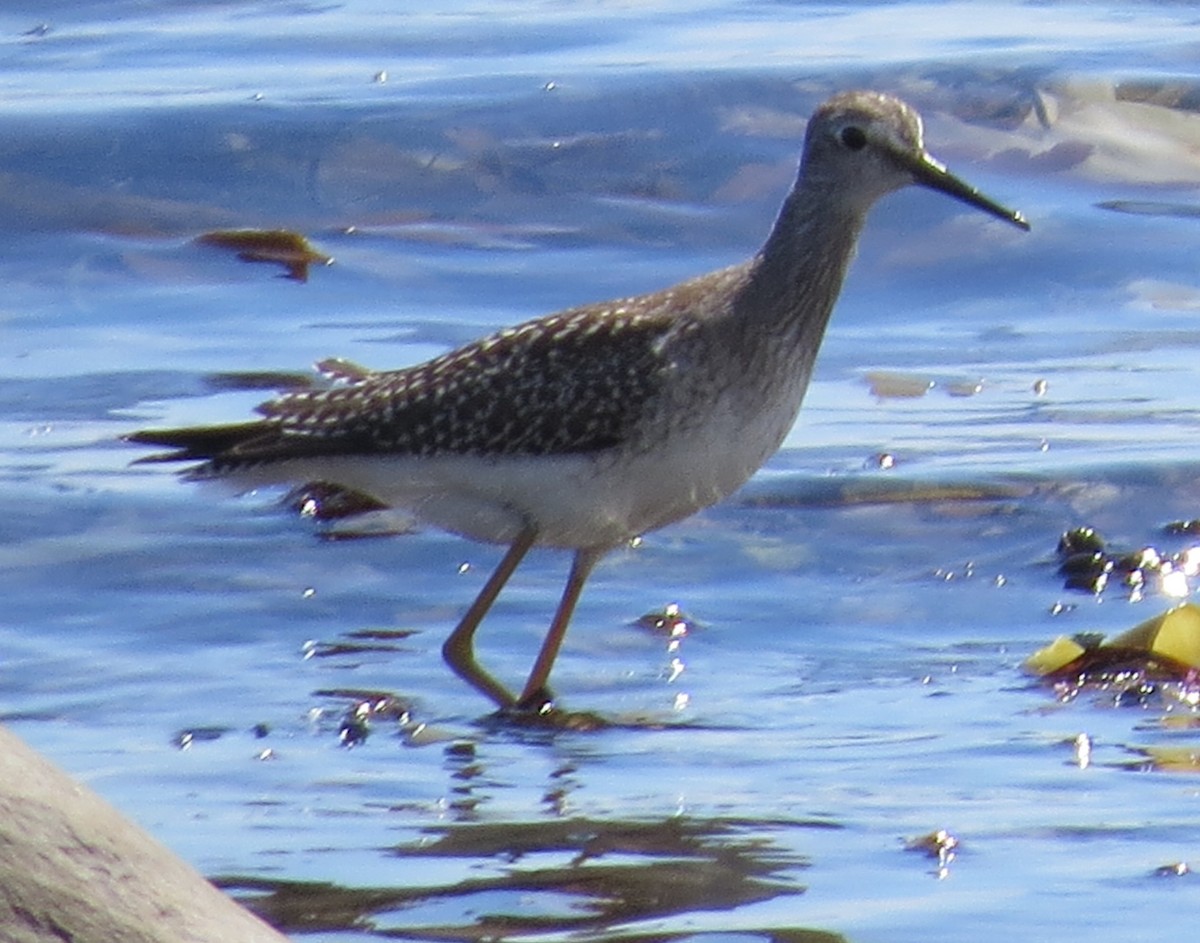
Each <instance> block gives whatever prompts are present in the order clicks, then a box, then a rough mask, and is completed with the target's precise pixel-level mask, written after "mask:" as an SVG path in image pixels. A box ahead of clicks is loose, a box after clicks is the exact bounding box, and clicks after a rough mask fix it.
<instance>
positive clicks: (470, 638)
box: [442, 528, 537, 708]
mask: <svg viewBox="0 0 1200 943" xmlns="http://www.w3.org/2000/svg"><path fill="white" fill-rule="evenodd" d="M536 539H537V531H536V530H534V529H533V528H527V529H526V530H523V531H521V533H520V534H518V535H517V539H516V540H514V541H513V542H512V545H511V546H510V547H509V548H508V551H507V552H506V553H505V554H504V558H503V559H502V560H501V561H500V563H499V565H498V566H497V567H496V569H495V570H494V571H493V572H492V575H491V576H489V577H488V581H487V582H486V583H484V584H483V589H481V590H480V591H479V595H478V596H476V597H475V601H474V602H473V603H471V608H470V609H468V610H467V611H466V614H465V615H464V616H463V617H462V619H460V620H459V623H458V625H456V626H455V627H454V631H453V632H451V633H450V637H449V638H448V639H446V642H445V644H444V645H442V657H443V658H444V659H445V660H446V664H448V665H449V666H450V668H451V670H453V671H454V673H455V674H456V675H458V676H459V677H460V678H462V679H463V680H464V681H466V682H467V684H469V685H471V686H472V687H473V688H475V690H477V691H479V693H481V694H483V695H485V696H486V697H488V698H490V699H491V700H492V701H493V702H494V703H495V704H496V706H497V707H500V708H506V707H512V706H514V705H515V704H516V703H517V701H516V698H514V697H513V696H512V694H510V693H509V691H508V690H507V689H506V688H505V687H504V686H503V685H501V684H500V682H498V681H497V680H496V679H495V678H493V677H492V676H491V675H490V674H488V673H487V672H486V671H484V670H483V669H482V668H481V667H479V663H478V662H477V661H476V660H475V630H476V629H478V628H479V623H480V622H482V621H483V617H484V616H485V615H487V611H488V610H489V609H491V608H492V603H494V602H495V601H496V597H497V596H499V595H500V590H502V589H503V588H504V584H505V583H507V582H508V579H509V577H510V576H512V575H513V571H514V570H516V568H517V567H518V566H519V565H520V563H521V560H522V559H523V558H524V556H525V554H527V553H528V552H529V548H530V547H532V546H533V543H534V541H535V540H536Z"/></svg>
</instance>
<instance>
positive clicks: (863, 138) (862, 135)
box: [838, 124, 867, 151]
mask: <svg viewBox="0 0 1200 943" xmlns="http://www.w3.org/2000/svg"><path fill="white" fill-rule="evenodd" d="M838 140H840V141H841V142H842V147H844V148H846V150H848V151H861V150H862V149H863V148H864V147H866V146H867V135H866V132H864V131H863V129H862V128H860V127H858V125H854V124H849V125H846V127H844V128H842V131H841V134H839V135H838Z"/></svg>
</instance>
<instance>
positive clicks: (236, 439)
mask: <svg viewBox="0 0 1200 943" xmlns="http://www.w3.org/2000/svg"><path fill="white" fill-rule="evenodd" d="M268 426H269V424H268V423H265V422H263V421H261V420H259V421H254V422H242V423H234V424H231V425H225V426H188V427H184V428H181V429H143V430H141V431H139V432H131V433H130V434H129V435H125V436H122V437H121V438H122V439H124V440H125V441H126V442H132V443H135V444H137V445H162V446H166V447H167V448H169V449H172V451H170V452H156V453H155V454H153V455H146V456H144V457H142V458H139V459H137V463H139V464H140V463H143V462H187V461H199V460H210V459H215V458H220V457H222V456H226V455H228V454H229V453H231V452H237V451H238V450H239V449H240V448H241V447H243V446H245V445H246V444H247V443H250V442H253V441H254V440H255V439H258V438H261V437H262V435H263V434H264V433H265V432H267V430H268Z"/></svg>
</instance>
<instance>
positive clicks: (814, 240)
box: [744, 180, 866, 355]
mask: <svg viewBox="0 0 1200 943" xmlns="http://www.w3.org/2000/svg"><path fill="white" fill-rule="evenodd" d="M836 196H837V194H836V193H833V192H831V188H830V187H821V186H820V182H819V181H818V182H811V183H806V182H805V181H803V180H802V181H800V182H799V183H798V184H797V185H796V187H795V188H794V189H793V190H792V192H791V193H790V194H789V195H788V198H787V200H785V201H784V204H783V208H782V209H781V210H780V212H779V216H778V218H777V219H776V220H775V225H774V227H773V228H772V230H771V234H770V236H769V237H768V238H767V241H766V242H765V243H764V244H763V247H762V249H761V250H760V251H759V253H758V255H757V256H755V258H754V260H753V262H752V263H751V271H750V273H749V278H748V280H747V284H746V295H745V296H744V301H745V302H747V304H746V307H745V309H744V310H746V311H752V312H753V320H754V321H756V322H758V323H757V324H755V325H754V326H753V327H754V329H755V330H757V331H763V332H766V333H767V334H769V335H772V336H774V337H775V338H777V339H778V340H780V341H785V342H787V343H790V344H794V345H799V346H800V347H802V348H803V349H805V350H808V351H811V352H812V353H813V354H814V355H815V353H816V348H817V347H818V346H819V344H820V342H821V338H822V336H823V335H824V333H825V327H826V325H827V324H828V322H829V316H830V314H831V313H832V312H833V306H834V303H835V302H836V301H837V298H838V295H839V294H840V292H841V290H842V282H843V281H844V280H845V277H846V270H847V269H848V268H849V266H850V261H851V260H852V259H853V258H854V250H855V245H856V243H857V242H858V236H859V233H860V232H861V230H862V227H863V223H864V221H865V217H866V214H865V213H864V212H861V211H858V210H857V209H855V208H854V207H852V206H851V205H849V204H848V203H847V202H846V201H845V200H838V199H836Z"/></svg>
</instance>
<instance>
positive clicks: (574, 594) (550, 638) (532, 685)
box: [517, 549, 604, 707]
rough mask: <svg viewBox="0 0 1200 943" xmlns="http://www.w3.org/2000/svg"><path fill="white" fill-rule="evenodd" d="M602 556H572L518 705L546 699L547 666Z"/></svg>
mask: <svg viewBox="0 0 1200 943" xmlns="http://www.w3.org/2000/svg"><path fill="white" fill-rule="evenodd" d="M602 556H604V551H603V550H596V549H584V550H578V551H576V553H575V559H574V561H573V562H572V563H571V573H570V575H569V576H568V577H567V585H566V586H565V587H564V588H563V594H562V600H561V601H560V602H559V604H558V610H557V611H556V612H555V613H554V621H553V622H551V623H550V629H549V631H547V632H546V638H545V640H544V641H543V642H542V648H541V651H539V652H538V657H537V661H535V662H534V663H533V670H532V671H531V672H530V673H529V680H528V681H526V682H525V688H524V690H522V691H521V697H520V698H519V699H518V700H517V704H518V705H519V706H521V707H537V706H540V704H539V703H537V702H544V701H545V700H547V698H548V692H547V690H546V682H547V681H548V680H549V679H550V669H551V668H553V667H554V659H555V658H557V657H558V650H559V648H561V647H562V642H563V637H564V636H565V635H566V634H567V626H568V625H569V624H570V622H571V614H572V613H573V612H574V611H575V603H577V602H578V601H579V594H580V593H581V592H582V591H583V584H584V583H586V582H587V578H588V575H589V574H590V573H591V572H592V567H594V566H595V565H596V562H597V561H598V560H599V559H600V558H601V557H602Z"/></svg>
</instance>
